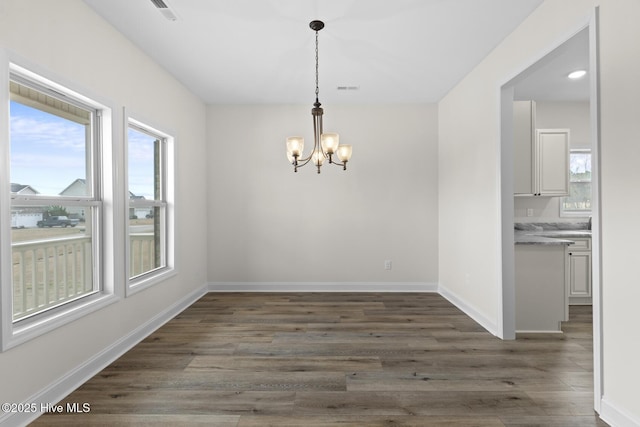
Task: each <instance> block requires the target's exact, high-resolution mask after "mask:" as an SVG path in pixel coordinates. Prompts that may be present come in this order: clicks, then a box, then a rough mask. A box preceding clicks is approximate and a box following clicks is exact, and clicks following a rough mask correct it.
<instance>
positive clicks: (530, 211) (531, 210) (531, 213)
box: [527, 208, 533, 216]
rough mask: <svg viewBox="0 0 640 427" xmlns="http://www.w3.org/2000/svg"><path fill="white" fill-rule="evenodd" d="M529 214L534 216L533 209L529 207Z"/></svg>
mask: <svg viewBox="0 0 640 427" xmlns="http://www.w3.org/2000/svg"><path fill="white" fill-rule="evenodd" d="M527 216H533V209H531V208H529V209H527Z"/></svg>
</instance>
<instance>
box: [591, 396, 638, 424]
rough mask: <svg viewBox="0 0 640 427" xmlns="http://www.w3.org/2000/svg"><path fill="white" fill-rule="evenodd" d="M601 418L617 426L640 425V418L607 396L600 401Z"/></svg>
mask: <svg viewBox="0 0 640 427" xmlns="http://www.w3.org/2000/svg"><path fill="white" fill-rule="evenodd" d="M600 418H602V420H603V421H604V422H606V423H607V424H609V425H611V426H616V427H640V419H638V418H636V417H634V416H633V415H631V414H629V413H628V412H625V411H623V410H621V409H620V408H618V407H617V406H616V405H614V404H613V403H611V402H609V401H608V400H607V398H606V397H603V398H602V400H601V401H600Z"/></svg>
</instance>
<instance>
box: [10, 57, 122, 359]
mask: <svg viewBox="0 0 640 427" xmlns="http://www.w3.org/2000/svg"><path fill="white" fill-rule="evenodd" d="M18 64H21V65H18ZM11 73H15V74H18V75H21V76H24V77H26V78H28V79H29V80H33V81H35V82H37V83H40V84H43V85H44V86H46V87H48V88H51V89H53V90H55V91H58V92H61V93H64V94H68V95H70V96H71V97H73V98H75V99H77V100H78V101H80V102H82V103H84V104H87V105H89V106H91V107H93V108H95V109H96V110H100V111H101V119H102V124H101V128H100V134H101V144H100V147H99V150H100V153H99V155H100V156H101V162H100V166H99V170H98V171H96V173H97V174H101V185H102V195H101V200H102V209H101V215H99V217H100V218H99V220H100V224H101V228H102V230H101V232H100V233H98V237H97V240H98V241H97V242H96V244H98V245H100V249H101V250H100V252H99V256H100V259H98V260H97V262H98V263H99V264H100V265H101V268H100V272H101V274H100V277H99V278H98V279H99V281H100V282H99V285H98V292H96V293H94V294H92V295H90V296H86V297H84V298H80V299H78V300H77V301H75V302H72V303H68V304H65V305H63V306H60V307H57V308H55V309H52V310H50V311H48V312H47V313H46V314H45V313H43V314H42V315H38V316H35V317H34V318H32V319H27V320H25V321H20V322H14V321H13V308H12V301H13V298H12V293H13V292H12V288H13V284H12V277H11V269H10V268H5V266H10V265H11V262H12V261H11V259H12V257H11V234H10V231H9V232H7V231H8V230H11V191H10V188H9V185H1V186H0V206H2V209H0V265H2V268H1V269H0V295H1V303H0V324H1V327H0V335H1V340H0V347H1V348H0V350H1V351H6V350H8V349H10V348H13V347H15V346H17V345H20V344H22V343H24V342H26V341H29V340H31V339H33V338H36V337H38V336H40V335H43V334H45V333H47V332H50V331H52V330H54V329H56V328H59V327H61V326H63V325H65V324H68V323H69V322H73V321H74V320H77V319H79V318H81V317H83V316H86V315H88V314H89V313H92V312H95V311H96V310H99V309H101V308H103V307H106V306H107V305H110V304H112V303H114V302H116V301H118V300H119V296H118V294H117V290H116V289H115V282H116V281H115V269H114V261H113V259H114V257H113V255H112V254H114V253H115V251H114V238H113V227H112V226H110V225H109V224H113V220H114V217H113V212H114V208H113V200H114V197H113V195H114V190H115V189H114V180H113V178H114V176H113V172H112V169H113V168H112V167H111V165H113V143H112V125H113V123H112V114H111V112H112V110H113V108H112V107H110V106H109V104H108V103H107V102H105V101H103V100H100V98H99V97H96V96H93V94H91V93H89V92H88V91H86V90H83V89H82V88H79V87H78V86H77V85H76V84H74V83H73V82H69V81H66V80H65V79H63V78H60V77H59V76H55V75H54V74H53V73H51V72H49V71H48V70H43V69H41V67H38V66H36V65H35V64H31V63H29V62H28V61H26V60H24V59H22V58H19V57H18V56H17V55H14V54H10V53H8V52H7V51H5V50H2V49H0V82H1V83H0V86H1V89H0V129H2V131H1V133H0V182H4V183H9V181H10V175H9V168H10V164H11V161H10V135H9V128H10V121H9V100H10V94H9V76H10V74H11ZM82 93H85V94H89V96H91V98H89V97H88V96H86V95H82ZM105 165H107V166H108V167H104V166H105Z"/></svg>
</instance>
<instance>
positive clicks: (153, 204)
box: [127, 119, 173, 290]
mask: <svg viewBox="0 0 640 427" xmlns="http://www.w3.org/2000/svg"><path fill="white" fill-rule="evenodd" d="M128 123H129V126H128V131H127V182H128V192H129V203H128V221H129V226H128V235H127V237H128V245H127V248H128V256H127V266H128V269H127V271H128V277H129V290H137V289H141V288H144V287H146V285H148V284H151V283H153V282H155V281H156V279H157V278H158V277H159V276H161V275H163V274H165V273H166V272H169V271H171V269H172V264H173V260H172V251H171V250H170V249H171V248H170V245H169V242H170V240H171V236H170V234H171V233H170V230H172V229H173V227H172V210H171V205H170V200H171V195H172V185H171V182H172V174H171V167H170V166H171V161H170V159H171V149H170V148H171V146H172V140H173V139H172V138H171V137H170V136H169V135H167V134H165V133H163V132H160V131H158V130H156V129H154V128H151V127H149V126H147V125H145V124H143V123H141V122H138V121H136V120H133V119H129V121H128Z"/></svg>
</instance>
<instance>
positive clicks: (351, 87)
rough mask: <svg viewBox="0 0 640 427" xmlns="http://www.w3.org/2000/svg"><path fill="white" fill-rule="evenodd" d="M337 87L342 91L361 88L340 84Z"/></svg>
mask: <svg viewBox="0 0 640 427" xmlns="http://www.w3.org/2000/svg"><path fill="white" fill-rule="evenodd" d="M337 89H338V90H341V91H354V90H360V86H338V87H337Z"/></svg>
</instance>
